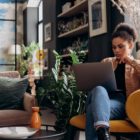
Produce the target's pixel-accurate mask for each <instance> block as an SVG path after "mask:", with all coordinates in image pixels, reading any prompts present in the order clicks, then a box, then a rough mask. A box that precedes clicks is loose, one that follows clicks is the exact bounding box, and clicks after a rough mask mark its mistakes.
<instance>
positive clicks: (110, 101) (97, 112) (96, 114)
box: [86, 86, 126, 140]
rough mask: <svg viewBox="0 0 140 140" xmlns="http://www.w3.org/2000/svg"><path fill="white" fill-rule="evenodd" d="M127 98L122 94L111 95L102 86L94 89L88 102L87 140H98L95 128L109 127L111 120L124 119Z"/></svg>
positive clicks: (89, 95)
mask: <svg viewBox="0 0 140 140" xmlns="http://www.w3.org/2000/svg"><path fill="white" fill-rule="evenodd" d="M125 100H126V99H125V96H124V95H123V94H121V93H110V94H108V92H107V90H106V89H105V88H104V87H102V86H97V87H95V88H93V89H92V90H91V91H90V93H89V94H88V97H87V101H86V140H97V139H98V138H97V134H96V130H95V127H96V126H98V125H105V126H107V127H109V120H110V119H113V120H114V119H124V118H125V117H126V113H125Z"/></svg>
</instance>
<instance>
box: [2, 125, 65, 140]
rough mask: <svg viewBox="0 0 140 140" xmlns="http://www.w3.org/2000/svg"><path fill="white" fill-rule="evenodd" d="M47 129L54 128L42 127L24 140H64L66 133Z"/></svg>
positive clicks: (50, 126) (49, 126)
mask: <svg viewBox="0 0 140 140" xmlns="http://www.w3.org/2000/svg"><path fill="white" fill-rule="evenodd" d="M9 127H10V126H9ZM12 127H13V126H12ZM49 128H54V126H52V125H42V128H41V129H40V130H39V131H38V132H36V133H35V134H34V135H32V136H30V137H28V138H25V139H24V140H62V139H63V138H64V136H65V134H66V131H55V130H49ZM21 139H22V138H21ZM21 139H19V138H18V139H14V140H21ZM0 140H13V139H9V138H8V139H4V138H0Z"/></svg>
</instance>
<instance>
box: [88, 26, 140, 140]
mask: <svg viewBox="0 0 140 140" xmlns="http://www.w3.org/2000/svg"><path fill="white" fill-rule="evenodd" d="M135 40H136V33H135V31H134V29H133V28H132V27H131V26H129V25H127V24H125V23H121V24H119V25H118V26H117V27H116V29H115V30H114V32H113V35H112V50H113V53H114V57H109V58H105V59H104V60H103V62H111V63H112V66H113V69H114V73H115V77H116V82H117V87H118V89H119V91H116V92H115V93H114V92H111V93H109V94H108V91H107V90H106V89H105V88H104V87H102V86H97V87H95V88H93V89H92V90H91V91H90V93H89V94H88V97H87V101H86V140H110V137H109V131H108V130H109V120H110V119H124V118H125V117H126V113H125V101H126V99H127V97H128V96H129V95H130V94H131V93H132V92H133V91H135V90H137V89H139V88H140V60H136V59H134V58H133V57H132V56H131V52H132V49H133V48H134V43H135Z"/></svg>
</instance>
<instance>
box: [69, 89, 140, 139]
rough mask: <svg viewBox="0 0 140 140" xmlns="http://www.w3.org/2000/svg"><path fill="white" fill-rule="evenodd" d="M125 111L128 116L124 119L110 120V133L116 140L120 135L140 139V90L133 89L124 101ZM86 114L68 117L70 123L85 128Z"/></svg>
mask: <svg viewBox="0 0 140 140" xmlns="http://www.w3.org/2000/svg"><path fill="white" fill-rule="evenodd" d="M126 113H127V116H128V118H127V119H125V120H111V121H110V133H111V134H112V135H115V136H116V138H117V140H120V139H121V137H120V136H124V137H130V138H131V140H132V139H133V138H134V140H140V90H137V91H134V92H133V93H132V94H131V95H130V96H129V97H128V99H127V101H126ZM85 122H86V115H85V114H81V115H77V116H74V117H72V118H71V119H70V125H72V126H74V127H76V128H78V129H82V130H84V129H85Z"/></svg>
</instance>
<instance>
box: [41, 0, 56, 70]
mask: <svg viewBox="0 0 140 140" xmlns="http://www.w3.org/2000/svg"><path fill="white" fill-rule="evenodd" d="M43 22H44V26H45V25H46V24H47V23H49V22H50V23H51V25H52V36H51V40H50V41H48V42H44V48H48V52H49V53H48V54H49V56H48V59H49V68H50V67H52V66H53V64H54V56H53V54H52V50H53V49H56V0H43Z"/></svg>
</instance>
